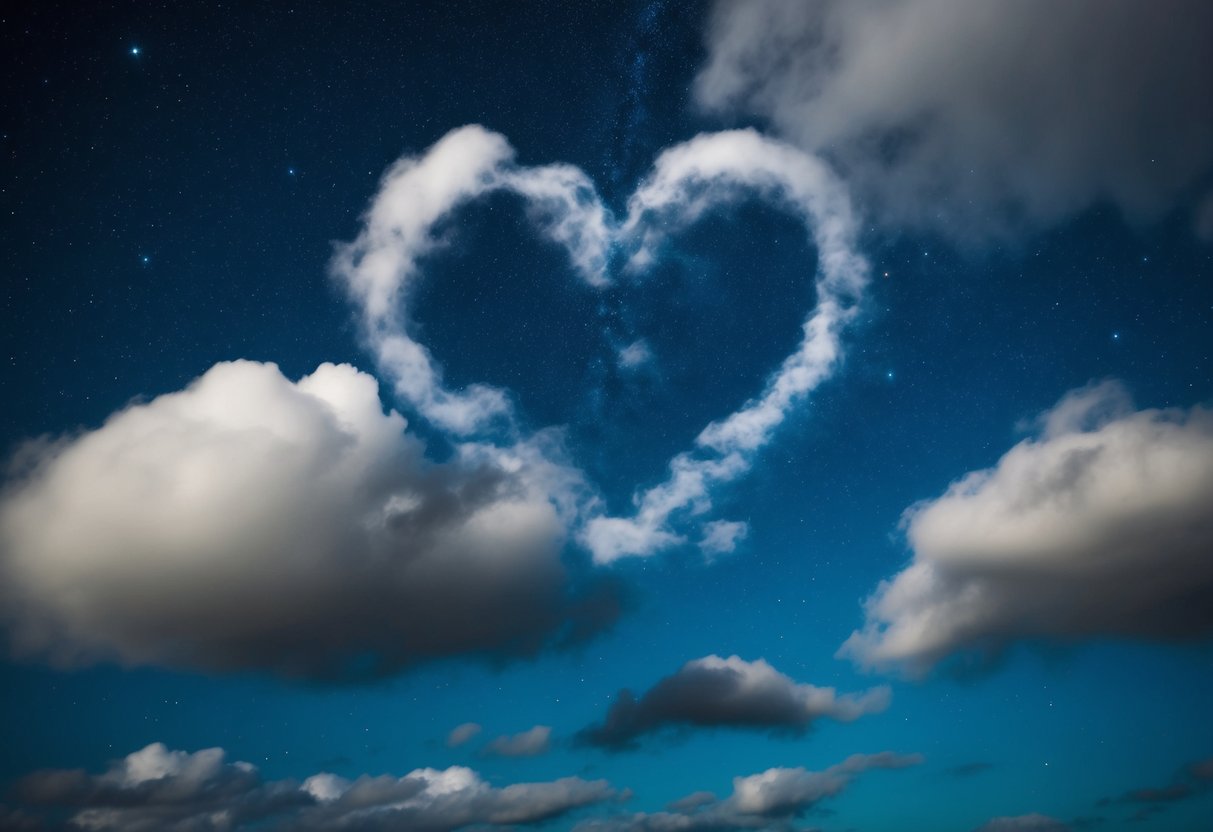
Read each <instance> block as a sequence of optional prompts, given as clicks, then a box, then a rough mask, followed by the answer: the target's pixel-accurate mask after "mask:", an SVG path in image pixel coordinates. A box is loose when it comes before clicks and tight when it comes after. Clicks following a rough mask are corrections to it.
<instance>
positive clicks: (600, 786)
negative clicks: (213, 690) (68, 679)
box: [0, 743, 615, 832]
mask: <svg viewBox="0 0 1213 832" xmlns="http://www.w3.org/2000/svg"><path fill="white" fill-rule="evenodd" d="M15 794H16V796H17V797H18V799H20V800H21V801H22V802H24V803H25V804H26V805H27V806H29V807H36V808H39V809H50V810H53V811H55V810H57V811H63V810H67V811H70V813H71V814H70V824H71V827H72V828H73V829H86V830H92V832H109V831H110V830H112V832H232V830H239V829H264V828H266V827H267V824H268V825H269V826H270V828H273V829H278V830H291V831H292V832H312V830H315V831H316V832H320V831H321V830H325V832H327V831H328V830H359V832H371V830H399V829H410V830H429V831H430V832H446V830H452V829H459V828H462V827H466V826H476V827H492V826H513V825H516V824H527V823H536V822H539V821H543V820H548V819H551V818H555V817H559V816H561V815H564V814H567V813H568V812H570V811H573V810H575V809H578V808H581V807H585V806H590V805H593V804H596V803H602V802H604V801H606V800H610V799H612V798H613V797H615V791H614V790H613V789H612V788H611V787H610V785H609V784H608V783H607V782H606V781H605V780H583V779H581V778H578V777H565V778H562V779H559V780H554V781H551V782H541V783H518V784H515V785H511V786H505V787H502V788H497V787H494V786H491V785H489V784H488V783H487V782H485V780H484V779H483V778H481V777H480V775H479V774H477V773H476V772H475V771H473V770H471V769H469V768H464V767H462V766H452V767H451V768H448V769H432V768H421V769H416V770H415V771H412V772H409V773H408V774H406V775H404V776H403V777H394V776H391V775H381V776H375V777H373V776H367V775H364V776H362V777H359V778H357V779H355V780H347V779H345V778H343V777H339V776H337V775H334V774H328V773H320V774H315V775H313V776H311V777H309V778H307V779H306V780H304V781H303V782H302V783H300V782H298V781H295V780H277V781H265V780H263V779H262V777H261V775H260V773H259V772H258V771H257V768H256V767H255V766H253V765H251V764H250V763H245V762H229V761H228V760H227V755H226V754H225V753H224V751H223V749H221V748H208V749H203V750H202V751H197V752H194V753H187V752H183V751H171V750H169V749H167V748H165V746H164V745H162V744H160V743H153V744H152V745H149V746H147V747H146V748H143V749H141V750H139V751H136V752H134V753H132V754H129V755H127V756H126V757H125V758H123V759H121V760H117V761H114V762H113V763H112V764H111V765H110V766H109V768H108V769H107V770H106V771H105V772H104V773H102V774H89V773H87V772H85V771H81V770H50V771H40V772H36V773H34V774H32V775H29V776H28V777H26V778H24V779H23V780H22V781H21V782H20V783H18V785H17V788H16V790H15ZM0 817H3V816H2V815H0ZM21 817H22V818H23V819H24V820H25V821H27V822H28V823H29V824H30V827H31V828H44V827H42V825H41V824H39V823H38V820H37V818H38V816H37V815H34V814H33V813H31V812H25V813H22V815H21Z"/></svg>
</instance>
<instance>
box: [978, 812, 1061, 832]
mask: <svg viewBox="0 0 1213 832" xmlns="http://www.w3.org/2000/svg"><path fill="white" fill-rule="evenodd" d="M1069 830H1070V826H1068V825H1067V824H1064V823H1062V822H1061V821H1059V820H1057V819H1056V818H1051V817H1049V816H1048V815H1039V814H1035V813H1033V814H1030V815H1016V816H1015V817H1002V818H992V819H991V820H989V821H987V822H986V823H983V824H982V825H981V826H979V827H977V828H976V829H975V830H973V832H1069Z"/></svg>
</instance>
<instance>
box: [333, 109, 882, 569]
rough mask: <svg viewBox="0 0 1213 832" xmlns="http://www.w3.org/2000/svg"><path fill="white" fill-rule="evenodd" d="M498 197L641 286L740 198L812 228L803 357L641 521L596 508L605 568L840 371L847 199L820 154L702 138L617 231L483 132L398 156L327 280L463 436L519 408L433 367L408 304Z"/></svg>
mask: <svg viewBox="0 0 1213 832" xmlns="http://www.w3.org/2000/svg"><path fill="white" fill-rule="evenodd" d="M494 192H509V193H514V194H516V195H518V196H520V197H521V198H522V199H523V201H524V202H525V203H526V205H527V206H528V213H529V214H530V216H531V218H532V220H533V221H534V222H535V224H536V225H537V227H538V229H539V231H540V233H542V234H543V235H545V236H546V237H547V238H548V239H549V240H551V241H552V242H554V243H556V244H558V245H560V246H563V247H564V248H565V249H566V250H567V253H568V256H569V259H570V262H571V264H572V265H573V267H574V268H575V270H576V271H577V273H578V274H579V275H580V277H581V279H582V280H583V281H584V282H585V283H587V284H588V285H590V286H593V287H603V286H606V285H608V284H609V283H610V282H611V280H612V271H611V268H610V266H611V263H612V262H613V260H615V259H618V258H617V257H616V256H615V255H616V254H618V255H623V256H624V258H623V259H625V261H626V267H627V271H628V273H629V274H630V275H631V277H632V279H636V280H639V279H641V277H642V275H643V272H644V270H645V269H646V268H648V267H649V266H651V265H652V264H653V263H654V262H655V261H656V260H657V259H658V258H659V257H660V255H661V251H662V248H663V246H664V245H665V243H666V241H667V239H668V237H669V236H670V235H671V234H675V233H678V232H680V231H682V230H684V229H686V228H687V227H688V226H690V225H691V224H693V223H694V222H696V221H697V220H699V219H700V218H701V217H702V216H704V215H705V214H706V213H708V212H709V211H711V210H714V209H716V208H718V207H721V206H725V205H729V204H732V203H736V202H737V201H739V200H740V199H742V198H746V197H758V198H760V199H764V200H766V201H768V202H771V203H772V204H774V205H777V206H779V207H782V208H784V209H786V210H788V211H790V212H791V213H793V214H794V215H796V216H797V217H799V218H801V219H802V220H803V221H804V223H805V227H806V230H807V231H808V233H809V235H810V236H811V238H812V240H813V242H814V243H815V244H816V246H817V249H818V277H817V294H818V297H817V305H816V307H815V308H814V309H813V310H812V311H811V312H810V314H809V316H808V319H807V320H806V321H805V324H804V335H803V339H802V341H801V343H800V344H799V346H798V347H797V349H796V350H795V352H793V353H792V355H790V356H788V358H786V359H785V360H784V362H783V363H782V364H781V365H780V367H779V368H777V369H776V371H775V372H774V373H773V374H772V375H771V376H770V377H769V378H768V379H767V380H766V384H765V388H764V389H763V391H762V393H761V394H760V395H759V396H758V397H757V398H755V399H752V400H751V401H748V402H746V403H744V404H743V405H742V406H741V408H740V409H738V410H737V411H735V412H734V413H732V415H729V416H727V417H726V418H724V419H722V420H721V421H719V422H715V423H712V424H710V425H708V426H707V427H705V428H704V430H703V431H702V432H701V433H700V435H699V436H698V437H697V439H696V446H697V449H696V450H695V451H693V452H689V453H682V454H679V455H677V456H676V457H675V458H674V459H673V460H671V462H670V465H669V476H668V478H667V480H666V481H665V482H663V483H659V484H657V485H655V486H653V487H651V488H648V489H646V490H644V491H641V492H637V493H636V494H635V496H634V503H635V507H636V511H635V514H634V516H633V517H630V518H629V517H609V516H603V515H602V514H601V512H596V513H592V514H591V515H589V516H587V517H586V518H584V522H583V523H582V526H581V528H580V529H579V531H578V534H577V539H578V540H579V541H580V542H581V543H582V545H583V546H585V547H586V548H587V549H589V551H590V552H591V554H592V555H593V558H594V560H595V561H596V562H598V563H607V562H610V561H612V560H615V559H617V558H620V557H626V556H645V555H651V554H654V553H656V552H658V551H660V550H662V549H665V548H668V547H670V546H674V545H678V544H681V543H684V542H685V540H686V538H685V536H684V535H682V534H681V533H679V532H677V531H675V530H673V529H672V528H671V520H672V519H675V520H677V521H678V522H686V521H687V519H688V518H691V519H694V518H697V517H701V516H702V515H703V514H704V513H705V512H706V511H708V510H709V509H710V508H711V499H710V494H711V491H712V489H714V488H715V487H717V486H719V485H721V484H723V483H727V482H730V481H732V480H734V479H736V478H737V477H739V476H741V475H742V474H743V473H745V472H746V471H748V470H749V467H750V464H751V460H752V457H753V456H754V454H755V453H756V452H757V451H758V450H760V449H761V448H762V447H764V446H765V445H766V444H768V443H769V442H770V440H771V437H772V434H773V433H774V431H775V429H776V428H778V427H779V425H780V424H781V423H782V422H783V421H784V419H785V418H786V417H787V415H788V413H789V412H791V410H792V409H793V408H794V407H795V406H796V405H797V404H798V403H799V402H800V401H802V400H803V399H804V397H805V396H806V395H807V394H808V393H809V392H810V391H812V390H813V389H814V388H816V387H817V386H818V385H819V384H820V383H821V382H822V381H824V380H825V379H826V378H828V377H829V376H830V374H831V373H832V372H833V370H834V368H835V366H836V365H837V363H838V361H839V358H840V352H841V349H840V343H839V337H840V333H841V331H842V329H843V328H844V327H845V326H846V325H847V324H848V323H850V322H851V321H852V320H853V319H854V317H855V315H856V314H857V306H856V304H857V302H858V299H859V296H860V295H861V293H862V291H863V288H864V286H865V285H866V283H867V279H868V265H867V263H866V261H865V260H864V258H863V257H862V256H860V255H859V254H858V252H857V251H856V249H855V237H856V223H855V218H854V216H853V215H852V210H851V205H850V201H849V199H848V195H847V192H846V189H845V188H844V187H843V186H842V184H841V183H840V182H839V181H838V180H837V179H836V178H835V177H834V175H833V174H832V173H831V171H830V169H829V168H828V167H827V166H826V165H825V164H823V163H822V162H821V161H820V160H819V159H816V158H814V157H812V156H810V155H807V154H805V153H803V152H801V151H799V150H797V149H796V148H794V147H791V146H789V145H786V144H782V143H780V142H776V141H773V140H771V139H768V138H766V137H764V136H762V135H760V134H759V133H757V132H755V131H753V130H732V131H725V132H720V133H712V134H703V135H699V136H696V137H694V138H693V139H691V140H689V141H687V142H683V143H681V144H678V145H675V146H673V147H670V148H667V149H666V150H665V151H663V152H662V153H661V155H660V156H659V157H658V158H657V160H656V162H655V163H654V165H653V168H652V170H651V171H650V172H649V174H648V175H647V176H646V177H645V179H644V180H643V181H642V182H641V184H640V186H639V187H638V188H637V189H636V191H635V192H634V193H633V194H632V195H631V197H630V198H629V200H628V205H627V215H626V217H624V218H623V220H622V221H619V220H617V219H616V218H615V217H614V215H613V214H612V213H611V212H610V211H609V210H608V209H607V208H605V207H604V205H603V204H602V200H601V199H600V197H599V196H598V194H597V192H596V190H595V188H594V185H593V183H592V181H591V180H590V179H589V178H588V177H587V176H586V175H585V174H584V173H583V172H582V171H580V170H578V169H577V168H574V167H571V166H569V165H559V164H557V165H547V166H543V167H523V166H519V165H517V164H516V163H515V161H514V150H513V148H512V147H510V144H509V142H508V141H506V139H505V138H504V137H503V136H501V135H500V134H497V133H493V132H491V131H489V130H486V129H485V128H483V127H480V126H478V125H470V126H467V127H462V128H459V129H457V130H453V131H451V132H450V133H448V134H447V135H446V136H444V137H443V138H442V139H441V140H439V141H438V142H437V143H435V144H434V146H433V147H431V148H430V149H429V150H427V151H426V152H425V153H424V154H421V155H418V156H406V157H405V158H402V159H400V160H399V161H397V162H396V163H395V164H394V165H393V166H392V167H391V169H390V170H389V171H388V172H387V174H386V175H385V176H384V178H383V181H382V182H381V183H380V188H379V192H378V193H377V194H376V196H375V197H374V199H373V200H372V202H371V206H370V208H369V209H368V210H367V212H366V214H365V216H364V223H363V229H362V231H361V232H360V233H359V234H358V236H357V238H356V239H355V240H353V241H352V242H350V243H348V244H345V245H342V246H340V247H339V248H338V250H337V253H336V255H335V256H334V258H333V262H332V272H333V274H334V276H335V277H336V279H337V280H338V281H339V282H340V283H341V285H342V286H343V287H344V288H345V290H346V292H347V294H348V295H349V296H350V298H351V299H352V300H353V301H354V303H355V305H356V306H357V308H358V311H359V317H360V319H361V322H362V329H363V332H364V336H365V338H366V341H367V343H368V344H369V346H370V348H371V350H372V351H373V352H374V354H375V356H376V358H377V362H378V366H379V368H380V370H381V371H382V372H383V373H384V374H385V375H386V376H387V377H388V378H389V379H391V380H392V383H393V385H394V388H395V391H396V393H397V394H398V395H399V396H400V397H401V398H402V399H403V400H404V401H406V402H407V403H408V404H409V405H410V406H411V407H412V408H414V409H415V410H416V411H417V412H418V413H419V414H421V415H422V416H423V417H424V418H425V419H427V420H429V421H430V422H431V423H433V424H434V425H436V426H437V427H439V428H441V429H442V430H444V431H446V432H448V433H450V434H452V435H456V436H468V435H481V436H485V435H498V436H500V435H503V434H504V435H506V436H512V435H514V434H515V433H517V425H516V422H515V419H514V409H513V404H512V403H511V399H510V396H509V393H508V391H505V390H501V389H498V388H494V387H490V386H487V385H483V384H472V385H469V386H468V387H466V388H465V389H463V390H450V389H448V388H447V387H446V386H445V384H444V382H443V379H442V373H441V368H440V366H439V364H438V362H437V361H436V360H435V359H434V357H433V356H432V355H431V354H430V352H429V350H428V349H427V348H426V347H425V346H424V345H423V344H422V343H421V342H420V341H419V340H417V338H416V336H415V334H414V333H413V330H414V329H415V328H416V327H415V322H414V321H412V320H411V317H410V314H409V301H410V298H411V295H412V290H413V287H414V286H415V285H416V283H417V281H418V280H419V279H420V277H421V275H422V273H423V270H424V262H425V260H426V258H427V257H430V256H432V255H433V254H434V253H436V252H437V251H438V250H439V249H440V248H442V246H443V242H444V237H443V230H444V228H445V227H446V224H447V223H449V222H450V221H451V220H452V218H453V217H454V216H455V215H456V213H457V212H458V210H460V209H461V208H463V207H464V206H466V205H467V204H469V203H471V202H472V201H474V200H476V199H478V198H481V197H483V196H485V195H487V194H490V193H494ZM645 353H646V348H645V345H644V342H643V340H640V341H636V342H634V343H633V344H631V345H630V346H629V347H627V348H625V349H624V351H623V354H622V355H621V356H620V359H621V361H622V362H623V365H624V367H625V368H626V367H628V366H632V367H634V366H639V364H640V363H643V360H644V359H645V357H646V356H645ZM676 515H677V517H675V516H676Z"/></svg>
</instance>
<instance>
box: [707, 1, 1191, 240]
mask: <svg viewBox="0 0 1213 832" xmlns="http://www.w3.org/2000/svg"><path fill="white" fill-rule="evenodd" d="M1210 42H1213V6H1211V5H1210V4H1209V3H1207V2H1203V0H1168V1H1167V2H1156V3H1142V2H1138V1H1137V0H1071V2H1066V3H1063V4H1057V3H1052V2H1049V0H1022V1H1021V2H1014V3H969V2H965V1H964V0H901V1H900V2H882V1H881V0H858V2H855V1H854V0H847V2H841V1H840V0H821V1H820V2H800V0H746V2H726V1H725V0H720V2H718V3H717V4H716V10H715V15H714V19H713V23H712V25H711V27H710V30H709V37H708V49H709V57H708V61H707V63H706V65H705V66H704V67H703V69H702V70H701V72H700V74H699V76H698V78H697V80H696V87H695V93H696V97H697V99H698V101H699V103H700V104H701V105H702V106H704V107H706V108H708V109H710V110H713V111H717V112H723V113H736V114H742V115H751V116H759V117H762V118H765V119H769V120H770V122H771V124H772V125H773V126H774V127H775V129H776V130H777V131H778V132H779V133H780V134H782V135H783V136H784V137H786V138H787V139H789V140H792V141H794V142H795V143H797V144H798V145H800V146H801V147H803V148H805V149H806V150H809V151H812V152H816V153H822V154H824V155H826V156H828V157H829V158H831V159H832V160H834V161H835V163H836V164H837V165H838V166H839V168H840V169H841V171H842V173H843V174H844V177H845V178H846V179H847V181H848V182H850V183H852V184H853V185H854V186H855V187H856V188H857V190H858V192H859V194H860V195H861V196H862V197H863V198H864V199H865V201H866V202H867V203H868V205H869V207H871V208H872V209H873V210H874V211H875V213H876V214H877V215H878V216H879V217H881V218H883V219H884V220H885V221H886V222H889V223H892V224H894V225H898V226H903V227H912V228H927V229H931V230H934V231H939V232H942V233H944V234H946V235H949V236H953V237H955V238H958V239H959V238H966V237H969V236H971V235H977V236H978V237H985V236H987V235H991V234H994V235H998V234H1005V233H1008V232H1017V231H1020V230H1023V229H1025V228H1026V229H1032V228H1037V227H1042V226H1045V225H1048V224H1051V223H1055V222H1058V221H1060V220H1064V219H1065V218H1067V217H1069V216H1072V215H1074V214H1076V213H1077V212H1079V211H1082V210H1083V209H1085V208H1087V207H1089V206H1090V205H1092V204H1095V203H1098V202H1100V201H1105V200H1106V201H1108V202H1110V203H1112V204H1113V205H1115V206H1116V207H1118V208H1119V209H1120V210H1121V211H1122V212H1123V213H1124V214H1125V215H1126V216H1127V217H1128V218H1129V219H1131V220H1134V221H1148V220H1152V219H1155V218H1157V217H1159V216H1160V215H1161V214H1162V213H1164V212H1166V211H1167V210H1169V209H1171V208H1173V207H1175V206H1177V205H1184V206H1187V207H1194V203H1195V202H1196V201H1197V200H1198V199H1199V198H1201V189H1202V188H1203V189H1204V193H1205V194H1206V196H1205V197H1204V198H1205V199H1206V200H1208V199H1209V198H1210V197H1209V196H1207V194H1208V191H1209V186H1210V174H1211V173H1213V119H1210V118H1209V111H1210V107H1211V102H1213V50H1211V49H1209V46H1208V45H1209V43H1210ZM1207 204H1208V203H1207V202H1206V205H1207ZM1204 210H1205V212H1206V213H1205V215H1204V218H1203V219H1198V220H1196V222H1198V223H1203V226H1202V227H1203V228H1206V229H1207V228H1208V227H1209V226H1208V222H1209V221H1208V219H1207V217H1208V214H1207V212H1208V209H1207V207H1206V209H1204Z"/></svg>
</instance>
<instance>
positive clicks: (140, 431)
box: [0, 361, 620, 679]
mask: <svg viewBox="0 0 1213 832" xmlns="http://www.w3.org/2000/svg"><path fill="white" fill-rule="evenodd" d="M405 427H406V426H405V420H404V419H403V418H402V417H401V416H399V415H398V414H397V413H395V412H387V413H385V412H384V409H383V406H382V404H381V403H380V400H379V392H378V383H377V382H376V381H375V380H374V379H373V378H371V377H370V376H367V375H365V374H362V373H360V372H358V371H357V370H355V369H353V368H352V367H349V366H346V365H342V366H334V365H331V364H326V365H323V366H321V367H320V368H319V369H318V370H317V371H316V372H315V373H313V374H312V375H310V376H307V377H305V378H303V379H301V380H300V381H298V382H292V381H290V380H288V379H286V378H285V377H283V375H282V374H281V373H280V372H279V370H278V368H277V367H276V366H274V365H273V364H258V363H254V362H248V361H238V362H234V363H226V364H219V365H216V366H215V367H214V368H212V369H211V370H210V371H208V372H207V373H206V374H205V375H203V376H202V377H201V378H199V379H197V380H196V381H195V382H193V383H192V384H191V385H189V387H187V388H186V389H185V390H182V391H180V392H178V393H172V394H168V395H164V396H160V397H158V398H156V399H153V400H152V401H150V402H146V403H137V404H132V405H131V406H129V407H127V408H126V409H124V410H122V411H120V412H118V413H116V414H114V415H113V416H111V417H110V418H109V419H108V420H107V421H106V422H105V424H104V425H102V426H101V427H100V428H97V429H96V430H92V431H86V432H84V433H82V434H80V435H78V436H74V437H70V438H67V439H65V440H63V441H60V442H57V443H50V444H46V443H43V444H40V445H38V446H36V447H33V448H31V449H29V450H28V451H27V452H26V454H25V457H26V459H25V466H24V472H23V474H22V475H20V476H18V477H16V478H14V479H11V480H10V481H9V483H8V485H7V488H6V489H5V491H4V492H3V496H2V498H0V612H2V613H3V615H4V617H5V618H7V619H8V623H9V624H10V630H11V638H12V644H13V647H14V649H15V650H16V651H17V652H18V653H21V654H24V655H38V656H46V657H49V658H50V659H51V660H53V661H55V662H58V663H63V664H76V663H81V662H86V661H94V660H98V659H111V658H113V659H118V660H120V661H122V662H124V663H150V664H162V665H171V666H179V667H189V668H203V669H208V670H232V669H244V668H254V669H268V670H271V671H273V672H275V673H279V674H282V675H288V676H302V677H309V678H321V679H342V678H352V677H353V678H357V677H364V676H373V675H381V674H385V673H390V672H393V671H395V670H398V669H400V668H404V667H408V666H410V665H413V664H416V663H418V662H422V661H426V660H430V659H434V658H441V657H447V656H482V657H486V658H488V659H490V660H493V661H501V660H504V659H508V658H511V657H518V656H526V655H531V654H533V653H535V652H536V651H538V650H539V649H541V648H542V647H543V646H545V645H548V644H551V643H553V642H557V641H561V640H569V639H575V638H584V637H587V636H589V635H592V634H593V633H595V632H596V631H598V630H600V629H601V628H602V627H604V626H607V625H608V624H609V623H610V622H611V621H612V620H613V618H614V616H615V615H616V614H617V613H618V611H619V598H620V595H619V593H618V591H617V590H616V589H615V588H614V587H613V585H609V584H600V585H598V587H597V588H596V589H595V591H593V592H589V593H582V594H578V590H575V588H574V583H575V582H574V579H573V577H572V576H571V573H570V570H569V567H568V566H567V565H566V564H565V562H564V561H563V560H562V555H561V552H562V547H563V543H564V540H565V538H566V535H567V532H568V524H569V523H570V522H571V517H572V515H573V514H574V513H575V512H576V507H575V505H576V502H577V501H578V500H579V499H581V498H582V497H583V496H584V494H585V493H586V492H585V487H584V484H583V483H582V481H581V478H580V476H579V475H578V474H577V473H576V472H575V471H574V470H573V469H572V468H571V467H568V466H565V465H563V464H562V463H560V462H556V461H553V460H558V459H560V458H561V456H560V447H559V441H558V437H556V436H555V435H552V434H539V435H538V436H536V437H534V438H532V439H530V440H528V441H527V442H525V443H521V444H517V445H514V446H511V447H508V448H500V447H494V446H488V445H480V444H475V443H464V444H460V445H457V446H456V447H455V453H454V456H453V458H452V459H451V460H450V461H448V462H445V463H443V464H435V463H432V462H429V461H428V460H427V459H426V458H425V455H424V448H423V446H422V444H421V442H420V441H419V440H417V439H416V438H414V437H413V436H412V435H411V434H409V433H408V432H406V430H405Z"/></svg>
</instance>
